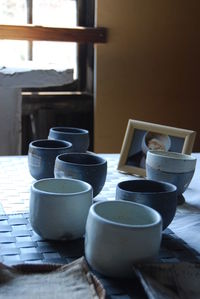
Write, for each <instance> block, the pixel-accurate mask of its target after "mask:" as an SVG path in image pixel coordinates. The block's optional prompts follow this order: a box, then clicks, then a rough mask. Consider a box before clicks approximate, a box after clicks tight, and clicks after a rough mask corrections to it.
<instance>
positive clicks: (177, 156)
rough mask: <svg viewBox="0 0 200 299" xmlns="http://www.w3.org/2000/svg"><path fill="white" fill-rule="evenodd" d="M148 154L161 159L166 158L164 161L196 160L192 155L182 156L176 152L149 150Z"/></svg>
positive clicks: (182, 154)
mask: <svg viewBox="0 0 200 299" xmlns="http://www.w3.org/2000/svg"><path fill="white" fill-rule="evenodd" d="M148 153H149V154H151V155H157V156H160V157H161V156H162V157H163V158H166V159H174V160H187V161H194V160H196V157H194V156H192V155H189V154H184V153H178V152H170V151H159V150H149V151H148ZM148 153H147V154H148Z"/></svg>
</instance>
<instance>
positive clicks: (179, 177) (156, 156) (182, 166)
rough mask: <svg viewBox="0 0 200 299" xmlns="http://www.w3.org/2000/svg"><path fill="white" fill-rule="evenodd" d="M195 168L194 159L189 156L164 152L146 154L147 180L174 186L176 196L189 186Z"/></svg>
mask: <svg viewBox="0 0 200 299" xmlns="http://www.w3.org/2000/svg"><path fill="white" fill-rule="evenodd" d="M195 167H196V158H195V157H193V156H191V155H185V154H182V153H175V152H164V151H148V152H147V158H146V174H147V178H148V179H151V180H159V181H165V182H168V183H171V184H174V185H175V186H176V187H177V195H178V196H180V195H181V194H182V193H183V192H184V191H185V190H186V189H187V187H188V185H189V184H190V182H191V180H192V177H193V175H194V171H195Z"/></svg>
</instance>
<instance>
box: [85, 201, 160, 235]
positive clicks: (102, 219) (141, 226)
mask: <svg viewBox="0 0 200 299" xmlns="http://www.w3.org/2000/svg"><path fill="white" fill-rule="evenodd" d="M110 204H111V205H113V204H114V205H116V204H118V205H127V206H128V205H129V206H130V207H133V206H138V207H139V208H140V209H143V210H146V211H149V212H150V213H151V214H154V215H155V217H156V220H155V221H154V222H152V223H149V224H138V225H137V224H125V223H119V222H116V221H112V220H109V219H107V218H105V217H102V216H100V215H99V214H97V212H96V207H97V206H98V205H110ZM89 213H91V214H92V215H93V216H94V217H96V218H97V219H98V220H99V221H100V222H101V223H106V224H108V225H110V226H113V227H119V228H120V227H121V228H123V229H136V230H142V229H148V228H152V227H155V226H157V225H159V224H161V227H162V218H161V215H160V214H159V213H158V212H157V211H156V210H154V209H152V208H150V207H148V206H145V205H143V204H139V203H135V202H130V201H125V200H104V201H100V202H96V203H94V204H93V205H92V206H91V207H90V211H89Z"/></svg>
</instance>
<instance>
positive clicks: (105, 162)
mask: <svg viewBox="0 0 200 299" xmlns="http://www.w3.org/2000/svg"><path fill="white" fill-rule="evenodd" d="M69 156H77V157H81V156H82V157H84V156H85V157H93V158H97V159H98V160H99V161H97V162H96V163H91V164H86V163H78V162H72V161H64V160H62V159H61V158H62V157H69ZM56 160H57V161H60V162H62V163H66V164H69V165H79V166H84V167H93V166H99V165H104V164H107V161H106V159H104V158H102V157H101V156H98V155H96V154H94V153H92V154H91V153H78V152H70V153H63V154H60V155H58V156H57V157H56Z"/></svg>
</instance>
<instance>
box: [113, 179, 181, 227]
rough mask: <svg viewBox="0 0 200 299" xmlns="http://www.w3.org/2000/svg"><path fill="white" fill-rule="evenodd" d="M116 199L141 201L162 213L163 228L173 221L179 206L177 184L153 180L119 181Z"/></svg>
mask: <svg viewBox="0 0 200 299" xmlns="http://www.w3.org/2000/svg"><path fill="white" fill-rule="evenodd" d="M116 199H117V200H126V201H131V202H136V203H140V204H143V205H146V206H148V207H151V208H153V209H154V210H156V211H157V212H159V213H160V215H161V216H162V220H163V230H164V229H165V228H167V227H168V225H169V224H170V223H171V222H172V220H173V218H174V216H175V213H176V207H177V188H176V186H174V185H172V184H169V183H166V182H158V181H152V180H144V179H138V180H128V181H123V182H120V183H118V185H117V188H116Z"/></svg>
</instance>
